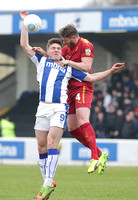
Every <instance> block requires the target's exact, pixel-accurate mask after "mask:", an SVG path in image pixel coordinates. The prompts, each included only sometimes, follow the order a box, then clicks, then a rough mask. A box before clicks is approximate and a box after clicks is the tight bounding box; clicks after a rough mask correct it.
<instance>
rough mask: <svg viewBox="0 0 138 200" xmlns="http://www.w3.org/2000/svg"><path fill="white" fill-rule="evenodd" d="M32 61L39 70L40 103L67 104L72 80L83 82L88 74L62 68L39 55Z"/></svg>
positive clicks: (68, 67)
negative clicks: (68, 88)
mask: <svg viewBox="0 0 138 200" xmlns="http://www.w3.org/2000/svg"><path fill="white" fill-rule="evenodd" d="M31 60H32V61H33V62H34V64H35V65H36V68H37V81H38V83H39V90H40V101H44V102H50V103H67V85H68V81H69V80H70V78H75V79H77V80H78V81H83V79H84V78H85V77H86V76H87V74H86V73H84V72H81V71H78V70H76V69H73V68H71V67H70V66H68V65H67V66H66V67H60V66H59V65H58V64H57V63H55V62H54V61H52V60H50V59H49V58H46V57H44V56H41V55H39V54H37V53H36V54H35V55H34V56H33V57H32V58H31Z"/></svg>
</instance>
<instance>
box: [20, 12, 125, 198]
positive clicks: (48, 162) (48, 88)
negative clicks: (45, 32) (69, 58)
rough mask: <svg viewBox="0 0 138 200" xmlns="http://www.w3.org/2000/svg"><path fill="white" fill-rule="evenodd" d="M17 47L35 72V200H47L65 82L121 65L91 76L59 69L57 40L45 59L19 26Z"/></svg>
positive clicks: (63, 123) (51, 42)
mask: <svg viewBox="0 0 138 200" xmlns="http://www.w3.org/2000/svg"><path fill="white" fill-rule="evenodd" d="M27 15H28V13H26V11H21V12H20V16H21V18H22V20H24V19H25V17H26V16H27ZM20 45H21V47H22V49H23V50H24V52H25V53H26V55H27V56H28V57H29V58H30V59H31V60H32V62H34V64H35V65H36V70H37V81H38V83H39V92H40V103H39V105H38V108H37V113H36V122H35V127H34V129H35V134H36V139H37V144H38V152H39V164H40V170H41V173H42V176H43V178H44V183H43V186H42V188H41V191H40V192H39V194H38V195H37V197H36V199H37V200H44V199H48V198H49V195H50V194H51V192H52V191H53V190H54V187H55V182H54V181H53V178H54V175H55V172H56V168H57V163H58V158H59V153H58V143H59V141H60V139H61V137H62V135H63V132H64V128H65V126H66V121H67V116H68V105H67V85H68V81H69V80H70V78H72V77H73V78H75V79H77V80H79V81H88V82H95V81H99V80H102V79H104V78H107V77H108V76H109V75H111V74H113V73H116V72H117V71H119V70H120V69H122V68H123V67H124V63H116V64H115V65H113V66H112V68H111V69H109V70H106V71H104V72H99V73H95V74H86V73H84V72H81V71H78V70H76V69H73V68H71V67H70V66H68V65H66V66H65V67H61V59H63V58H62V57H61V54H62V41H61V40H60V39H59V38H52V39H50V40H49V41H48V43H47V46H46V49H47V56H48V58H46V57H45V56H41V55H39V54H37V53H36V52H35V51H34V50H32V47H31V46H30V45H29V38H28V32H27V30H26V29H25V28H24V26H23V25H22V30H21V37H20Z"/></svg>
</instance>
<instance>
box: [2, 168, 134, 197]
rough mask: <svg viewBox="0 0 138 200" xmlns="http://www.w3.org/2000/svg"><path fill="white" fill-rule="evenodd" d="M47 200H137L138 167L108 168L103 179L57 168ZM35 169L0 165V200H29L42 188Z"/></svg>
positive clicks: (69, 169) (68, 169)
mask: <svg viewBox="0 0 138 200" xmlns="http://www.w3.org/2000/svg"><path fill="white" fill-rule="evenodd" d="M54 180H55V181H56V183H57V187H56V189H55V191H54V192H53V193H52V194H51V197H50V200H137V199H138V167H108V168H107V170H106V172H105V174H104V175H103V176H99V175H98V173H97V172H94V173H93V174H87V166H79V167H78V166H70V167H67V166H58V168H57V172H56V175H55V178H54ZM42 182H43V180H42V178H41V174H40V170H39V166H14V165H0V200H33V197H35V195H36V194H37V192H38V191H39V189H40V186H41V185H42Z"/></svg>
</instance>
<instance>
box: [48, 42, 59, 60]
mask: <svg viewBox="0 0 138 200" xmlns="http://www.w3.org/2000/svg"><path fill="white" fill-rule="evenodd" d="M46 50H47V55H48V57H49V58H50V59H51V60H53V61H59V60H60V58H61V54H62V41H61V39H60V38H51V39H50V40H48V43H47V45H46Z"/></svg>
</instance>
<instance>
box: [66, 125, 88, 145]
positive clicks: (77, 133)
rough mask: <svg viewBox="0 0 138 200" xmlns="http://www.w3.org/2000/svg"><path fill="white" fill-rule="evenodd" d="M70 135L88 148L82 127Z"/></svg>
mask: <svg viewBox="0 0 138 200" xmlns="http://www.w3.org/2000/svg"><path fill="white" fill-rule="evenodd" d="M69 133H70V134H71V135H73V136H74V137H75V138H76V139H77V140H78V141H79V142H80V143H82V144H83V145H84V146H86V147H88V144H87V141H86V140H85V137H84V134H83V131H82V129H81V128H80V127H78V128H76V129H74V130H72V131H69Z"/></svg>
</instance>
